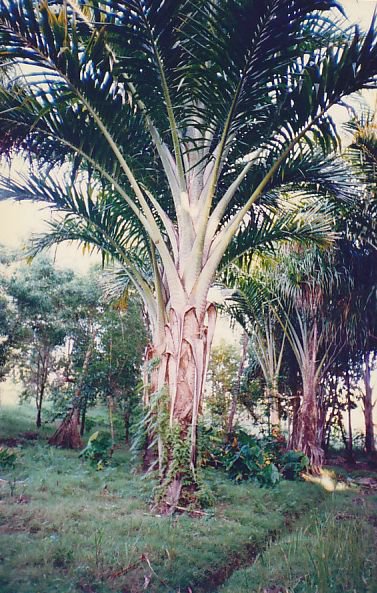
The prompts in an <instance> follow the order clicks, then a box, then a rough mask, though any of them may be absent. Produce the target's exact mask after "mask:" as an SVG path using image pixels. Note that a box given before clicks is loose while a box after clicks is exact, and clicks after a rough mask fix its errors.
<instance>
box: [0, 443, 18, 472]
mask: <svg viewBox="0 0 377 593" xmlns="http://www.w3.org/2000/svg"><path fill="white" fill-rule="evenodd" d="M16 460H17V455H16V453H15V452H14V451H13V450H12V449H9V448H8V447H0V469H13V468H14V466H15V465H16Z"/></svg>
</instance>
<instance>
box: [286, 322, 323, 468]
mask: <svg viewBox="0 0 377 593" xmlns="http://www.w3.org/2000/svg"><path fill="white" fill-rule="evenodd" d="M304 336H305V337H306V339H304V340H303V346H304V347H303V348H302V349H301V359H300V372H301V378H302V397H301V402H300V407H299V409H298V413H297V421H296V431H295V435H294V438H293V439H292V448H293V449H298V450H300V451H303V452H304V453H305V454H306V455H307V456H308V457H309V460H310V466H311V469H312V471H314V472H318V470H319V469H320V468H321V467H322V465H323V460H324V452H323V449H322V448H321V442H320V440H319V430H318V429H319V424H318V420H319V412H318V402H317V395H318V394H317V391H318V379H319V368H318V362H317V355H318V328H317V323H316V321H314V322H313V327H312V328H311V330H310V331H306V332H302V337H304Z"/></svg>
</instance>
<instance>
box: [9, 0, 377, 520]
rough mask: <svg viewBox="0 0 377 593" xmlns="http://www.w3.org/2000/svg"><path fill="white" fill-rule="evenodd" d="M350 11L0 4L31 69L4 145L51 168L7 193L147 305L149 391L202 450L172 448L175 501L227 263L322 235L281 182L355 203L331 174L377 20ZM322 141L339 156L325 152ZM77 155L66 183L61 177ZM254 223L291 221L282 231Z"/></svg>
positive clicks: (15, 89)
mask: <svg viewBox="0 0 377 593" xmlns="http://www.w3.org/2000/svg"><path fill="white" fill-rule="evenodd" d="M336 7H339V5H338V3H337V2H335V0H277V1H276V2H274V3H273V5H271V2H269V1H268V0H263V1H260V0H258V2H256V1H255V0H247V1H245V0H236V1H234V0H222V1H220V2H219V1H217V0H203V1H200V2H199V3H192V2H191V1H190V0H180V1H178V2H170V1H168V2H166V0H161V1H160V0H157V1H156V0H153V1H151V0H129V1H124V2H122V3H114V2H112V1H111V0H109V1H108V2H105V3H97V2H96V1H95V0H94V1H93V2H84V3H81V4H78V3H76V2H74V1H72V2H69V3H68V4H63V5H62V6H59V7H57V6H56V5H55V4H54V5H51V7H50V6H49V5H48V3H47V2H46V3H43V4H39V3H37V2H29V1H28V2H26V1H24V2H15V1H13V0H11V1H10V2H8V1H6V2H5V1H2V2H1V3H0V45H1V56H2V57H4V58H6V59H9V60H11V61H14V62H17V61H18V63H19V61H23V60H26V61H27V63H28V66H29V68H28V69H27V70H26V69H25V70H24V71H23V77H22V78H20V77H19V76H17V77H14V79H13V81H12V82H11V84H9V85H7V87H4V86H3V88H2V92H1V103H2V105H3V111H2V116H1V123H0V127H1V130H2V151H3V153H7V154H8V153H9V151H11V149H12V148H14V147H16V148H18V149H19V150H20V151H24V152H25V151H26V152H27V153H28V154H32V155H33V157H34V159H35V160H36V161H37V162H38V167H37V168H35V169H34V171H38V173H31V174H30V175H29V176H28V177H27V179H25V180H23V179H21V180H17V181H15V182H11V181H10V180H5V181H4V186H5V188H6V191H5V190H3V195H4V196H5V195H6V196H14V197H17V198H19V199H40V200H42V201H45V202H49V203H51V204H52V205H54V206H55V207H57V208H58V209H59V210H61V211H63V212H65V213H66V217H65V219H64V221H63V223H62V222H61V221H60V222H59V223H58V225H56V226H55V229H54V232H53V234H52V235H51V237H50V241H59V240H66V239H81V240H83V241H85V242H88V243H92V244H95V245H97V246H98V247H99V249H101V250H102V251H103V253H105V254H107V255H110V256H111V257H113V258H117V259H118V260H119V261H120V262H121V265H122V266H124V268H125V269H126V270H127V273H128V275H129V278H130V281H131V282H132V283H133V285H134V286H135V287H136V289H137V290H138V291H139V292H140V294H141V295H142V298H143V300H144V303H145V306H146V308H147V309H148V315H149V318H150V323H151V329H152V346H151V348H150V349H149V356H150V358H155V359H157V360H158V361H159V370H158V373H155V374H154V376H155V379H156V383H155V384H153V385H151V390H152V391H160V390H162V389H167V391H168V395H169V397H168V400H167V401H168V407H169V410H168V415H169V419H170V429H171V430H173V431H177V429H178V431H179V441H180V442H185V443H186V447H187V451H188V453H187V456H186V460H187V463H186V465H185V467H184V468H180V469H179V470H177V469H174V468H176V467H177V466H176V464H174V462H173V460H174V451H173V450H171V449H170V451H168V452H167V455H165V456H164V458H165V459H167V460H169V461H168V463H167V465H166V467H165V472H164V486H165V490H166V502H167V503H168V506H169V508H172V507H174V506H175V505H176V504H177V501H178V500H179V499H180V498H181V494H183V492H182V485H183V482H185V484H186V485H188V484H189V483H190V482H191V486H190V487H188V488H186V493H187V495H188V496H190V495H192V491H193V490H195V465H196V432H197V421H198V414H199V409H200V403H201V398H202V391H203V385H204V379H205V376H206V368H207V364H208V358H209V351H210V346H211V342H212V336H213V329H214V323H215V308H214V305H213V303H212V302H210V301H209V299H208V291H209V287H210V285H211V283H212V282H213V280H214V276H215V274H216V271H217V270H218V268H219V266H220V264H221V263H223V264H225V263H226V262H228V261H229V260H231V259H232V258H233V257H234V255H235V254H238V255H239V254H240V253H242V252H244V251H247V250H248V249H250V248H251V247H253V246H255V244H259V245H261V244H262V243H263V242H266V241H272V240H273V239H275V240H277V239H279V238H285V239H289V238H291V237H292V236H296V237H297V236H301V238H304V237H306V238H309V237H314V236H317V238H318V231H319V229H318V228H316V225H315V220H316V219H315V216H312V219H311V220H312V224H311V225H307V226H306V227H305V225H302V224H301V223H302V221H300V220H298V218H297V212H296V214H295V215H292V212H291V211H288V212H287V214H286V216H279V217H272V218H271V215H270V212H271V210H270V209H271V208H273V209H275V211H276V212H279V213H280V214H281V211H282V204H281V203H278V200H277V198H276V195H274V190H275V188H276V187H279V186H281V185H289V184H290V183H291V182H293V181H296V182H297V181H299V182H300V184H301V185H302V188H303V193H304V187H305V186H306V188H308V187H309V188H312V187H313V177H315V182H316V183H318V179H319V178H321V182H320V183H319V185H318V187H319V189H320V190H321V191H323V192H324V193H327V192H329V191H330V192H332V193H335V194H337V195H338V197H340V196H341V195H342V194H343V196H344V192H346V193H347V194H348V195H349V194H350V193H351V194H352V190H351V189H350V187H349V185H350V184H349V179H348V184H347V185H348V187H347V189H345V186H344V185H343V186H341V187H339V185H338V184H337V182H336V177H335V176H334V175H333V174H332V172H331V171H330V169H333V167H331V161H328V159H327V156H328V152H329V150H330V146H331V145H333V147H334V148H335V147H336V145H337V135H336V131H335V127H334V124H333V122H332V119H331V117H330V116H329V115H328V112H329V109H330V108H331V107H332V106H333V105H335V104H337V103H339V102H341V101H342V100H343V98H344V96H345V95H348V94H350V93H352V92H354V91H357V90H359V89H361V88H363V87H372V86H373V85H374V84H375V77H376V72H377V47H376V36H375V31H374V28H373V26H372V27H371V29H370V31H369V32H367V33H366V34H365V35H362V34H361V33H360V32H359V30H358V29H356V30H352V31H351V30H345V29H344V28H341V27H340V26H339V25H338V24H337V23H336V21H335V18H336V17H335V16H334V20H332V17H331V15H329V16H330V18H327V14H326V12H325V11H327V10H330V9H332V8H336ZM314 140H318V141H319V142H320V144H321V146H322V148H323V151H324V154H322V155H318V154H316V155H315V154H314V153H313V154H312V153H311V147H312V146H313V141H314ZM306 147H307V150H308V152H306V153H305V150H306ZM303 155H305V156H306V158H303ZM63 162H64V163H66V171H67V176H68V180H67V182H66V184H65V183H64V182H62V181H61V176H60V178H58V177H56V176H55V175H54V169H55V170H56V169H57V168H59V170H60V169H61V165H62V163H63ZM325 165H326V166H325ZM80 167H81V170H82V169H84V171H85V172H84V173H83V174H82V173H80ZM47 171H48V174H47ZM80 175H81V177H80ZM78 176H79V177H78ZM72 177H73V180H72ZM302 208H304V209H305V206H302ZM315 208H316V207H314V206H313V203H312V204H311V205H310V206H309V207H308V206H306V210H308V209H309V210H312V211H313V209H314V210H315ZM248 213H250V214H249V215H248ZM246 215H248V216H246ZM256 215H257V218H258V219H259V221H260V220H261V219H262V220H263V219H264V220H268V221H271V220H273V221H275V224H274V226H273V227H271V228H270V231H271V232H270V235H269V236H268V239H266V238H265V237H264V236H263V234H262V233H261V228H262V229H263V228H264V227H263V226H262V227H261V226H260V225H259V226H258V224H257V223H256ZM321 231H322V233H323V228H322V229H321ZM319 234H321V232H320V233H319ZM47 243H48V241H47ZM146 260H147V265H146V264H145V261H146ZM177 427H178V428H177ZM168 441H169V442H170V443H171V442H172V441H171V439H168ZM169 446H170V445H169Z"/></svg>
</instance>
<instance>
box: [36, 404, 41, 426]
mask: <svg viewBox="0 0 377 593" xmlns="http://www.w3.org/2000/svg"><path fill="white" fill-rule="evenodd" d="M35 424H36V426H37V428H40V427H41V426H42V408H41V406H39V405H38V404H37V419H36V422H35Z"/></svg>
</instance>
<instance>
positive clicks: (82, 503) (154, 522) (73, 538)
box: [0, 407, 377, 593]
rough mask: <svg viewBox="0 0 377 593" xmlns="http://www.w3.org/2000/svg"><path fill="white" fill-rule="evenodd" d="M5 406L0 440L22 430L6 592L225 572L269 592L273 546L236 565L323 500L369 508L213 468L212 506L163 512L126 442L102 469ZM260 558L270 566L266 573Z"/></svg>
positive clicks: (102, 591) (125, 587) (164, 592)
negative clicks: (195, 513) (236, 478)
mask: <svg viewBox="0 0 377 593" xmlns="http://www.w3.org/2000/svg"><path fill="white" fill-rule="evenodd" d="M0 414H1V426H0V441H1V440H3V441H4V439H10V438H12V439H18V440H21V442H20V443H19V444H18V446H17V447H16V450H17V452H18V460H17V464H16V467H15V469H14V470H11V471H8V472H7V473H5V472H3V473H2V474H1V475H0V477H1V478H2V481H1V482H0V516H1V519H0V591H1V592H2V593H80V592H83V593H141V592H142V591H146V592H147V593H177V592H178V591H181V593H187V592H188V591H189V590H190V589H189V587H190V588H191V590H192V592H193V593H202V592H204V591H211V592H214V591H218V590H219V586H220V584H221V583H223V582H224V581H227V579H228V578H231V580H230V581H228V582H227V584H226V585H225V589H224V591H226V592H227V593H230V592H232V593H236V592H238V593H246V592H249V591H250V592H251V591H263V588H261V587H264V585H265V584H266V583H267V584H268V583H270V582H271V583H272V582H273V583H274V584H275V583H276V578H275V577H273V578H272V580H271V579H270V578H269V576H268V575H269V570H271V567H272V566H275V565H276V566H278V561H279V562H280V561H281V558H280V556H281V553H280V552H279V551H277V552H276V553H274V550H275V547H274V546H271V547H270V548H269V549H268V551H267V552H266V553H265V554H264V555H263V556H261V557H260V560H258V561H257V563H256V565H255V568H252V569H251V570H252V571H253V570H254V569H255V570H257V569H258V571H259V572H258V573H257V576H255V574H254V573H253V572H252V573H249V570H247V571H246V572H241V571H237V569H238V568H240V567H242V566H244V565H247V564H250V563H251V562H252V560H253V558H254V557H255V555H256V554H257V553H258V552H261V551H262V550H263V548H264V547H265V546H266V545H267V543H268V541H269V540H270V539H271V538H272V537H273V536H275V537H276V535H277V534H281V533H286V532H287V529H288V527H289V528H290V529H292V524H293V521H294V520H295V519H296V518H297V517H298V516H299V515H302V514H303V513H306V515H307V514H308V513H309V512H314V510H315V509H317V508H319V507H320V508H322V509H325V510H323V511H321V512H322V513H324V515H323V517H326V516H327V515H326V513H329V515H328V516H334V514H335V515H336V513H339V512H344V513H345V512H346V511H345V509H348V507H349V506H350V505H351V506H352V509H354V508H355V512H359V511H360V509H361V506H362V505H358V506H357V505H354V504H353V503H352V497H355V493H352V494H347V493H346V494H344V493H339V494H335V495H334V494H330V493H328V492H326V491H325V490H324V489H323V488H322V487H321V486H320V485H317V484H309V483H291V482H282V483H281V484H279V485H278V486H277V487H276V488H275V489H272V490H264V489H260V488H257V487H256V486H254V485H251V484H242V485H235V484H233V483H232V482H231V481H229V480H228V479H227V478H226V477H225V476H223V475H222V474H221V472H219V471H208V472H206V481H207V485H208V487H209V488H210V490H211V492H212V494H213V495H214V497H215V501H216V502H215V505H214V506H213V507H211V508H210V509H208V511H207V513H206V514H205V515H203V516H202V517H197V518H192V517H189V516H174V517H159V516H155V515H154V514H153V513H152V512H151V511H150V504H149V503H150V500H151V497H152V489H153V483H151V481H150V480H148V479H144V478H143V477H142V476H141V475H140V474H134V473H133V472H132V469H131V464H130V460H129V454H128V453H127V451H126V450H122V449H120V450H117V451H116V453H115V457H114V466H113V467H109V468H106V469H105V470H103V471H100V472H97V471H95V470H94V469H92V468H91V467H90V466H89V465H88V464H87V462H85V461H81V460H80V459H78V455H77V453H76V452H73V451H62V450H57V449H55V448H52V447H49V446H48V445H47V444H46V442H45V440H44V438H43V437H44V436H45V435H46V434H47V433H50V434H51V432H52V429H51V427H47V428H44V429H42V435H41V436H42V438H40V439H36V440H30V438H29V437H30V435H27V434H26V435H25V434H24V435H23V436H22V433H27V432H28V431H30V430H34V429H33V425H32V417H31V415H30V412H29V411H28V409H27V408H26V407H25V408H9V409H7V408H3V409H1V410H0ZM20 434H21V439H20V438H19V435H20ZM11 442H12V441H11ZM15 442H17V441H13V444H15ZM368 508H369V506H368ZM326 509H327V510H326ZM339 509H340V510H339ZM360 512H361V511H360ZM352 513H353V510H352ZM368 513H369V510H368ZM314 515H315V513H314ZM314 515H313V517H312V518H311V520H310V521H311V522H312V523H313V526H312V527H311V530H312V531H310V533H309V532H307V531H305V529H304V528H302V530H301V531H299V533H300V537H302V538H307V541H308V542H311V541H314V540H313V537H316V533H317V531H318V529H320V527H319V526H318V525H319V524H318V525H317V524H316V523H315V519H314ZM321 516H322V515H321ZM362 516H364V515H362ZM321 521H322V519H321ZM323 521H325V518H324V519H323ZM336 526H337V523H334V530H335V531H336V529H335V527H336ZM326 529H327V528H326ZM316 530H317V531H316ZM301 533H302V535H301ZM349 533H350V536H349V538H348V540H347V541H350V542H351V541H352V542H353V541H355V542H356V544H355V546H356V547H358V546H359V541H358V540H357V539H355V537H356V535H355V534H356V530H354V531H352V530H351V531H350V532H349ZM365 533H367V532H365ZM368 533H369V532H368ZM313 534H314V535H313ZM344 537H345V536H344ZM344 537H343V536H342V539H344ZM368 537H369V535H368ZM365 538H366V536H363V538H362V539H363V540H365V541H366V542H367V541H369V540H367V539H365ZM290 541H291V540H287V542H288V544H287V545H289V546H291V543H289V542H290ZM307 548H308V549H310V546H309V545H308V546H307ZM276 550H278V548H276ZM294 553H295V552H294V551H292V554H291V555H292V556H293V555H294ZM274 554H275V556H274ZM262 558H263V559H264V560H263V561H262V560H261V559H262ZM269 558H270V560H269ZM261 562H262V564H263V563H267V564H266V566H269V567H270V568H266V570H265V572H263V570H262V568H258V567H259V566H260V563H261ZM268 562H270V564H269V565H268ZM279 566H280V565H279ZM281 566H282V568H279V569H278V570H280V571H283V572H284V570H285V569H284V567H285V564H284V563H283V564H282V565H281ZM300 570H301V569H300ZM300 570H299V571H298V574H301V573H300ZM302 570H303V571H304V572H305V571H309V572H310V569H309V568H306V567H305V568H303V569H302ZM232 573H234V574H233V576H231V575H232ZM245 574H247V577H245ZM305 574H306V572H305ZM363 574H364V573H363ZM250 575H251V576H250ZM365 575H366V577H365V578H369V576H368V575H369V573H367V572H365ZM246 578H247V579H248V580H247V581H246V580H245V579H246ZM257 578H258V579H259V581H255V583H254V580H255V579H257ZM279 578H280V577H279ZM295 578H296V577H295ZM233 579H236V580H235V581H233ZM237 579H238V580H237ZM240 579H241V580H240ZM250 579H251V581H250ZM287 582H288V581H287ZM247 583H248V584H247ZM250 583H252V584H251V585H250ZM283 584H284V583H283ZM289 586H290V585H289ZM237 587H238V588H237ZM253 587H254V588H253ZM258 587H259V588H258ZM312 590H313V591H315V590H316V589H310V591H312ZM376 590H377V588H376V589H360V590H359V589H355V591H357V593H362V592H364V591H367V592H368V593H371V592H372V591H376ZM292 591H295V592H296V591H297V592H298V591H300V593H301V591H305V592H308V593H309V589H305V588H304V589H292ZM330 591H338V589H329V592H330ZM339 591H342V592H343V591H344V593H348V592H351V591H352V593H353V590H352V589H344V590H343V589H339ZM320 593H322V591H321V590H320Z"/></svg>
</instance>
